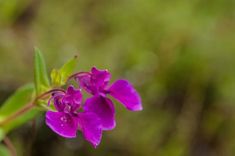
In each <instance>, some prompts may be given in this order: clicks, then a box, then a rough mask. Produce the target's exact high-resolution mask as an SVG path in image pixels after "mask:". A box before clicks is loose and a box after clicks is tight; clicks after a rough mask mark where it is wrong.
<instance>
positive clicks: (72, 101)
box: [62, 85, 82, 112]
mask: <svg viewBox="0 0 235 156" xmlns="http://www.w3.org/2000/svg"><path fill="white" fill-rule="evenodd" d="M62 102H63V103H64V104H65V105H66V106H67V105H68V106H69V107H70V109H69V110H68V112H74V111H76V110H77V109H78V108H79V107H80V105H81V102H82V93H81V91H80V90H79V89H78V90H76V89H75V88H74V87H73V86H72V85H70V86H69V87H68V89H67V93H66V94H65V95H64V97H63V100H62ZM65 109H66V107H65Z"/></svg>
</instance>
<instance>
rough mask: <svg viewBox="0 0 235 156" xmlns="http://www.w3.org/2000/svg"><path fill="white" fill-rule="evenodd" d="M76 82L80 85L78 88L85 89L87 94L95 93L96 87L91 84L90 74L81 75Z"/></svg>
mask: <svg viewBox="0 0 235 156" xmlns="http://www.w3.org/2000/svg"><path fill="white" fill-rule="evenodd" d="M76 81H77V82H78V83H79V84H80V87H81V88H83V89H85V90H86V91H87V92H88V93H90V94H93V93H94V92H96V87H95V86H94V84H93V83H92V82H91V74H83V75H79V76H78V77H76Z"/></svg>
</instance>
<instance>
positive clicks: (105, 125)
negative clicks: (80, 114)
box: [84, 95, 116, 130]
mask: <svg viewBox="0 0 235 156" xmlns="http://www.w3.org/2000/svg"><path fill="white" fill-rule="evenodd" d="M84 110H85V111H87V112H93V113H95V114H96V115H97V116H98V117H99V118H100V120H101V124H102V129H103V130H111V129H113V128H114V127H115V126H116V122H115V109H114V105H113V103H112V101H111V100H109V99H108V98H106V97H102V96H99V95H97V96H93V97H91V98H89V99H87V100H86V102H85V104H84Z"/></svg>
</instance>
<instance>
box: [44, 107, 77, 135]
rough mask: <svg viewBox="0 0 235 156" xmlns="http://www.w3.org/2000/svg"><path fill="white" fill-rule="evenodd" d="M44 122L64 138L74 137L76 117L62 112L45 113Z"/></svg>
mask: <svg viewBox="0 0 235 156" xmlns="http://www.w3.org/2000/svg"><path fill="white" fill-rule="evenodd" d="M46 124H47V126H49V127H50V128H51V129H52V130H53V131H54V132H55V133H57V134H59V135H60V136H63V137H65V138H74V137H76V133H77V130H78V118H75V117H72V116H70V115H69V114H66V113H63V112H52V111H48V112H47V113H46Z"/></svg>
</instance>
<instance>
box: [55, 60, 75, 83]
mask: <svg viewBox="0 0 235 156" xmlns="http://www.w3.org/2000/svg"><path fill="white" fill-rule="evenodd" d="M76 66H77V56H75V57H74V58H73V59H71V60H69V61H68V62H67V63H65V64H64V65H63V66H62V67H61V68H60V70H59V72H60V73H61V76H62V80H65V79H66V78H67V77H68V76H70V75H71V74H72V73H73V72H74V69H75V68H76Z"/></svg>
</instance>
